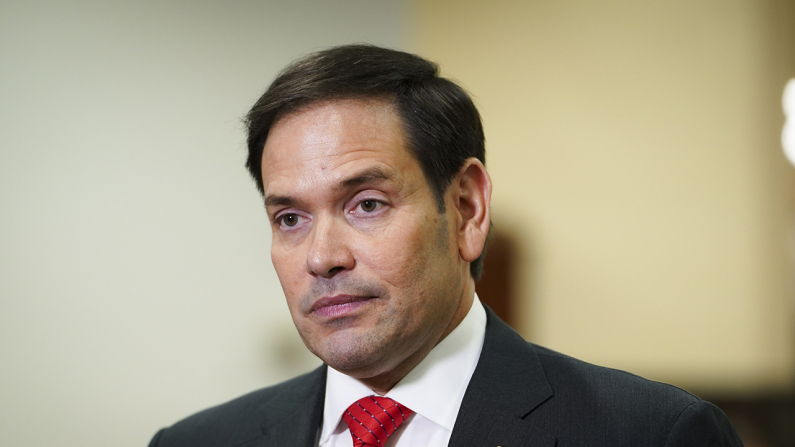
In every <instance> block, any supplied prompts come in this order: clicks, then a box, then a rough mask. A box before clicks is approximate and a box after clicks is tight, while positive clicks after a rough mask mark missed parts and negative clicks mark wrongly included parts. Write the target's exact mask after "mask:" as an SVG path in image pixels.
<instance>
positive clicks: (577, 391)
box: [532, 345, 742, 446]
mask: <svg viewBox="0 0 795 447" xmlns="http://www.w3.org/2000/svg"><path fill="white" fill-rule="evenodd" d="M532 346H533V348H534V349H535V351H536V353H537V354H538V357H539V360H540V361H541V363H542V365H543V368H544V371H545V373H546V375H547V379H548V381H549V383H550V386H551V387H552V390H553V397H552V398H551V399H550V400H549V405H547V406H546V408H543V409H540V412H541V415H543V414H544V413H546V414H545V417H543V418H542V419H546V418H548V417H550V416H551V415H555V413H558V414H557V415H555V416H552V417H555V418H559V417H560V413H563V412H565V415H566V416H565V417H566V418H567V419H568V420H570V421H577V422H578V423H579V424H581V425H583V426H587V427H588V430H584V431H583V433H590V434H591V435H593V433H600V432H601V433H603V434H604V431H603V430H604V427H611V433H610V435H609V436H619V435H620V436H619V437H616V438H615V439H611V440H610V442H608V443H607V444H606V445H666V446H696V445H725V446H741V445H742V442H741V441H740V440H739V438H738V437H737V434H736V433H735V431H734V429H733V428H732V426H731V423H730V422H729V420H728V418H727V417H726V415H725V414H723V412H722V411H721V410H720V409H718V408H717V407H716V406H714V405H712V404H711V403H709V402H706V401H703V400H701V399H699V398H698V397H697V396H695V395H693V394H691V393H689V392H687V391H685V390H683V389H681V388H678V387H676V386H673V385H669V384H666V383H661V382H655V381H652V380H648V379H644V378H643V377H640V376H637V375H635V374H631V373H628V372H626V371H621V370H617V369H612V368H605V367H602V366H597V365H593V364H590V363H587V362H584V361H581V360H577V359H575V358H573V357H569V356H567V355H564V354H560V353H558V352H555V351H552V350H550V349H546V348H542V347H539V346H535V345H532ZM547 420H550V419H547ZM550 428H551V427H550ZM551 429H552V428H551ZM556 435H557V436H558V437H559V439H560V440H563V439H567V440H569V441H572V444H573V445H579V444H578V443H580V442H586V439H571V438H576V436H577V435H576V434H573V433H570V432H569V433H565V432H564V433H562V432H557V433H556Z"/></svg>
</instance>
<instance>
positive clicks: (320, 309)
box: [309, 295, 375, 318]
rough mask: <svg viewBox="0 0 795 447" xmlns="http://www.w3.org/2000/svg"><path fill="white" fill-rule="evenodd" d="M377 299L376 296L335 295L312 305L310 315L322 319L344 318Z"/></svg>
mask: <svg viewBox="0 0 795 447" xmlns="http://www.w3.org/2000/svg"><path fill="white" fill-rule="evenodd" d="M373 298H375V297H374V296H358V295H335V296H329V297H323V298H321V299H319V300H317V301H315V304H313V305H312V308H311V309H310V310H309V313H310V314H315V315H317V316H319V317H322V318H339V317H344V316H346V315H348V314H350V313H351V312H353V311H355V310H356V309H358V308H360V307H362V306H364V305H365V304H366V303H367V301H369V300H371V299H373Z"/></svg>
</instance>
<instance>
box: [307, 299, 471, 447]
mask: <svg viewBox="0 0 795 447" xmlns="http://www.w3.org/2000/svg"><path fill="white" fill-rule="evenodd" d="M485 335H486V311H485V309H483V305H482V304H480V300H479V299H478V297H477V295H475V300H474V302H473V303H472V307H471V308H470V309H469V312H468V313H467V316H466V317H464V319H463V320H462V321H461V323H460V324H459V325H458V327H456V328H455V329H453V331H452V332H450V334H448V335H447V337H445V339H444V340H442V341H441V343H439V344H438V345H436V346H435V347H434V348H433V349H432V350H431V352H430V353H429V354H428V355H427V356H426V357H425V358H424V359H423V360H422V361H421V362H420V363H419V364H418V365H417V366H416V367H414V369H412V370H411V371H410V372H409V373H408V374H407V375H406V377H404V378H403V379H402V380H401V381H400V382H398V383H397V385H395V386H394V387H393V388H392V389H391V390H389V392H388V393H387V394H386V397H390V398H392V399H394V400H396V401H397V402H400V403H401V404H403V405H405V406H406V407H408V408H409V409H411V410H413V411H414V414H412V415H411V416H409V417H408V419H406V422H404V423H403V425H401V426H400V427H399V428H398V430H397V431H396V432H395V433H394V434H393V435H392V437H390V438H389V441H387V443H386V445H385V446H384V447H409V446H413V447H417V446H428V447H437V446H438V447H444V446H446V445H447V444H448V443H449V441H450V435H451V434H452V432H453V426H454V425H455V420H456V417H457V416H458V409H459V408H460V407H461V401H462V400H463V399H464V392H465V391H466V388H467V385H469V379H470V378H471V377H472V373H473V372H474V371H475V366H476V365H477V363H478V359H479V358H480V351H481V349H482V348H483V338H484V337H485ZM373 394H374V393H373V391H372V390H371V389H370V388H368V387H367V386H365V385H363V384H362V383H361V382H359V381H358V380H356V379H354V378H352V377H349V376H346V375H345V374H342V373H340V372H339V371H337V370H335V369H334V368H331V367H328V375H327V376H326V399H325V403H324V406H323V422H322V425H321V430H320V441H319V443H318V446H319V447H352V446H353V438H352V437H351V432H350V430H348V426H347V425H346V424H345V421H344V420H343V419H342V414H343V412H344V411H345V410H346V409H347V408H348V407H349V406H350V405H351V404H352V403H354V402H356V401H357V400H359V399H361V398H362V397H366V396H371V395H373Z"/></svg>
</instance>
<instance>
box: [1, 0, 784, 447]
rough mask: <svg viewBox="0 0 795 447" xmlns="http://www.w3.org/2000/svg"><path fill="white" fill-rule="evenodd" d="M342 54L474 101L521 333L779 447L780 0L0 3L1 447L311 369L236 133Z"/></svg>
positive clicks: (506, 290) (118, 429) (116, 433)
mask: <svg viewBox="0 0 795 447" xmlns="http://www.w3.org/2000/svg"><path fill="white" fill-rule="evenodd" d="M352 42H368V43H373V44H379V45H385V46H389V47H393V48H399V49H404V50H408V51H412V52H417V53H419V54H421V55H423V56H425V57H427V58H429V59H431V60H434V61H436V62H439V63H440V65H441V68H442V72H443V74H444V75H445V76H447V77H450V78H453V79H454V80H456V81H458V82H460V83H461V84H462V85H463V86H464V87H465V88H467V89H468V90H469V91H470V92H471V93H472V95H473V97H474V98H475V101H476V103H477V104H478V106H479V108H480V110H481V113H482V115H483V120H484V124H485V129H486V138H487V152H488V166H489V170H490V172H491V174H492V177H493V179H494V185H495V186H494V197H493V220H494V223H495V227H496V235H497V237H496V238H495V244H494V245H493V247H492V250H491V251H490V253H489V261H487V263H486V278H485V279H484V284H485V281H496V282H497V283H498V284H502V286H503V289H500V290H501V292H500V293H499V294H498V296H497V298H492V297H489V298H488V299H489V300H495V299H496V301H494V302H495V304H494V305H495V307H500V309H501V312H502V313H503V315H504V316H505V318H506V319H508V320H510V322H511V324H512V325H513V326H514V327H515V328H516V329H517V330H519V331H520V332H521V333H522V334H523V335H524V336H525V338H528V339H530V340H532V341H534V342H536V343H539V344H542V345H546V346H547V347H550V348H552V349H555V350H559V351H562V352H565V353H567V354H570V355H573V356H576V357H579V358H582V359H584V360H586V361H589V362H592V363H597V364H601V365H606V366H612V367H617V368H621V369H626V370H629V371H632V372H635V373H638V374H641V375H644V376H646V377H649V378H652V379H655V380H661V381H666V382H670V383H673V384H675V385H677V386H680V387H683V388H686V389H688V390H690V391H692V392H694V393H696V394H698V395H699V396H702V397H705V398H708V399H711V400H714V401H716V402H717V403H719V404H720V405H721V406H722V407H723V408H724V409H725V410H726V411H727V413H729V415H730V417H732V419H733V421H734V422H735V424H736V425H737V428H738V430H739V431H740V432H741V434H742V436H743V437H744V440H745V442H746V445H748V446H784V445H795V432H793V431H794V430H795V423H793V422H792V421H795V399H793V395H794V394H793V393H795V274H794V273H795V262H794V258H793V254H795V168H793V167H792V166H791V165H789V164H788V163H787V161H786V159H785V157H784V155H783V152H782V148H781V129H782V126H783V124H784V115H783V113H782V105H781V95H782V92H783V89H784V85H785V84H786V82H787V80H788V79H790V78H793V77H795V2H792V1H790V0H760V1H755V2H751V1H734V2H725V1H717V0H702V1H698V2H691V1H685V0H673V1H666V2H639V1H632V0H616V1H610V2H599V3H598V4H597V3H594V2H589V1H585V0H563V1H555V2H550V1H536V0H521V1H520V0H516V1H508V0H493V1H491V2H474V1H449V0H424V1H420V0H415V1H410V0H402V1H399V0H380V1H371V0H338V1H335V2H328V1H323V0H298V1H296V0H292V1H288V0H283V1H282V0H279V1H275V0H272V1H258V2H253V1H249V2H246V1H240V2H220V1H195V2H187V1H157V2H155V1H137V2H100V1H88V0H85V1H66V2H64V1H58V2H56V1H26V2H21V1H16V2H15V1H8V0H0V135H2V138H0V445H3V446H10V447H11V446H41V445H62V446H81V447H83V446H108V445H113V446H120V447H125V446H130V447H132V446H143V445H146V444H147V443H148V441H149V439H150V438H151V436H152V435H153V434H154V433H155V431H156V430H157V429H158V428H160V427H162V426H166V425H169V424H171V423H173V422H175V421H177V420H179V419H181V418H182V417H184V416H186V415H188V414H190V413H192V412H195V411H197V410H199V409H202V408H205V407H208V406H211V405H214V404H217V403H220V402H223V401H226V400H229V399H230V398H232V397H235V396H237V395H240V394H243V393H246V392H248V391H251V390H254V389H257V388H261V387H263V386H266V385H269V384H272V383H276V382H279V381H281V380H284V379H286V378H289V377H291V376H293V375H295V374H298V373H300V372H303V371H306V370H309V369H311V368H313V367H315V366H316V365H318V364H319V361H318V360H316V359H315V358H314V357H312V356H311V354H309V353H308V351H306V349H305V348H304V347H303V345H302V343H301V341H300V339H299V338H298V335H297V333H296V331H295V329H294V328H293V326H292V322H291V321H290V319H289V315H288V312H287V307H286V305H285V303H284V298H283V295H282V292H281V288H280V286H279V283H278V280H277V278H276V275H275V273H274V272H273V268H272V266H271V264H270V257H269V250H270V247H269V244H270V230H269V228H268V224H267V220H266V215H265V213H264V210H263V207H262V204H261V199H260V197H259V195H258V193H257V191H256V189H255V186H254V183H253V182H252V181H251V180H250V179H249V177H248V174H247V173H246V171H245V170H244V168H243V163H244V160H245V152H246V149H245V132H244V129H243V126H242V124H241V118H242V117H243V115H244V114H245V113H246V112H247V111H248V108H249V107H250V106H251V105H252V104H253V102H254V101H255V100H256V99H257V97H258V96H259V95H260V94H261V93H262V92H263V91H264V89H265V88H266V87H267V85H268V84H269V83H270V81H271V80H272V79H273V77H274V76H275V74H276V72H277V71H278V70H279V69H281V68H282V67H284V66H285V65H286V64H287V63H289V62H290V61H291V60H293V59H295V58H297V57H299V56H301V55H304V54H306V53H309V52H311V51H314V50H318V49H321V48H325V47H328V46H331V45H337V44H344V43H352ZM482 285H483V284H481V285H480V286H482ZM489 289H491V290H493V289H496V287H491V288H488V287H486V288H483V290H484V291H483V292H482V293H488V292H486V290H489Z"/></svg>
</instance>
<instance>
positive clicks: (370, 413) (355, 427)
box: [342, 396, 413, 447]
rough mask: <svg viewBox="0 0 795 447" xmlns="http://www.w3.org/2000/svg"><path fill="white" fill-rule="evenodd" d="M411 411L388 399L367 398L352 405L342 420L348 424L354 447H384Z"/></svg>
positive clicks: (379, 397)
mask: <svg viewBox="0 0 795 447" xmlns="http://www.w3.org/2000/svg"><path fill="white" fill-rule="evenodd" d="M411 413H413V411H411V410H409V409H408V408H406V407H405V406H403V405H401V404H399V403H397V402H395V401H394V400H392V399H390V398H388V397H381V396H367V397H363V398H361V399H359V400H357V401H356V402H354V403H353V405H351V406H350V407H348V409H347V410H345V413H344V414H343V415H342V419H344V420H345V423H346V424H348V428H349V429H350V430H351V436H352V437H353V446H354V447H384V444H386V440H387V439H388V438H389V437H390V436H392V433H394V432H395V430H397V428H398V427H400V424H402V423H403V421H405V420H406V418H407V417H409V416H411Z"/></svg>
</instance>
